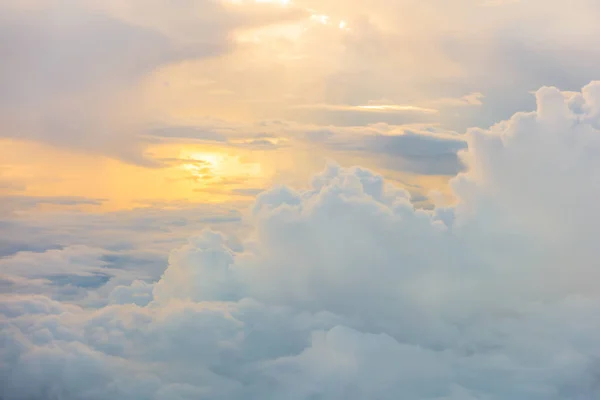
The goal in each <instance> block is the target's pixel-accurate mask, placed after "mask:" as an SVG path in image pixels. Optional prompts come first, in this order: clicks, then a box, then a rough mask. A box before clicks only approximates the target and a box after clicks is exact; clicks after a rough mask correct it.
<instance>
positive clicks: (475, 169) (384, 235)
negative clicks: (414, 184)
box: [0, 83, 600, 400]
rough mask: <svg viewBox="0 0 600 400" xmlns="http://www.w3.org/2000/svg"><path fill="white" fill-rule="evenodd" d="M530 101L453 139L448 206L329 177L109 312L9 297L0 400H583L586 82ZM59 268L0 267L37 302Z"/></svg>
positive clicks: (371, 181) (181, 262)
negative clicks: (460, 146) (455, 165)
mask: <svg viewBox="0 0 600 400" xmlns="http://www.w3.org/2000/svg"><path fill="white" fill-rule="evenodd" d="M537 102H538V107H537V110H536V111H535V112H531V113H519V114H516V115H514V116H513V117H512V118H511V119H510V120H508V121H504V122H501V123H499V124H497V125H495V126H494V127H492V128H491V129H489V130H478V129H476V130H471V131H470V132H469V133H468V134H467V143H468V148H467V149H465V150H463V152H462V153H461V157H462V159H463V161H464V163H465V165H466V170H465V171H464V172H462V173H461V174H459V175H458V176H457V177H456V178H454V179H453V180H452V187H453V194H454V195H455V196H456V205H455V206H452V207H442V206H438V207H437V208H435V209H434V210H432V211H424V210H418V209H415V208H414V207H413V205H412V203H411V200H410V196H409V194H408V193H407V192H406V191H404V190H403V189H399V188H396V187H393V186H390V185H388V184H386V182H385V181H384V179H383V178H381V177H380V176H378V175H376V174H374V173H372V172H370V171H368V170H365V169H362V168H358V167H356V168H350V169H344V168H340V167H338V166H335V165H332V166H330V167H328V168H327V169H326V170H325V171H324V172H323V173H321V174H319V175H317V176H315V177H314V179H313V181H312V184H311V187H310V189H308V190H305V191H296V190H293V189H291V188H288V187H285V186H283V187H276V188H272V189H270V190H268V191H266V192H263V193H262V194H260V195H258V197H257V199H256V202H255V205H254V207H253V208H252V211H251V215H249V217H248V218H249V219H248V223H250V225H251V227H252V229H251V232H250V233H249V234H248V235H247V237H246V239H245V240H244V241H243V242H242V243H241V244H240V243H237V242H236V241H232V240H230V239H229V238H228V237H227V235H225V234H222V233H218V232H215V231H212V230H205V231H202V232H201V233H200V234H198V235H197V236H194V237H192V238H191V239H190V240H189V241H188V243H187V244H185V245H183V246H181V247H179V248H177V249H176V250H174V251H173V252H172V253H171V256H170V258H169V263H168V267H167V268H166V270H165V271H164V273H163V274H162V277H161V278H160V279H159V280H158V281H156V282H151V281H149V282H142V281H135V282H133V283H131V284H120V285H118V286H117V287H114V289H112V291H111V292H110V293H109V294H108V295H107V298H108V299H109V300H110V304H109V305H102V306H98V307H90V306H86V307H83V306H81V305H80V304H78V303H77V302H70V301H66V300H64V299H61V298H60V297H57V295H56V293H53V292H48V291H46V292H39V293H38V294H36V295H31V294H26V293H23V292H19V293H16V292H15V293H11V290H8V291H6V292H5V294H3V295H2V299H1V301H0V304H1V306H0V314H1V315H2V319H1V324H2V342H3V346H2V348H1V349H0V357H1V362H0V387H2V393H1V396H2V399H3V400H25V399H27V400H29V399H36V400H37V399H53V398H55V399H65V400H69V399H94V400H95V399H98V400H100V399H107V398H114V399H119V400H121V399H132V400H133V399H156V400H160V399H198V398H206V399H257V400H258V399H290V400H292V399H297V400H300V399H366V398H369V399H398V398H407V399H431V400H433V399H435V400H442V399H444V400H466V399H490V400H506V399H511V400H521V399H522V400H525V399H527V400H537V399H539V400H551V399H556V400H558V399H561V400H562V399H572V400H580V399H593V398H596V397H598V396H599V395H600V358H599V357H600V340H599V339H598V332H599V331H600V322H599V321H598V319H597V318H596V316H597V315H598V312H600V295H599V294H598V291H597V285H596V284H595V283H596V282H597V281H598V278H600V270H598V268H597V262H596V260H597V259H598V256H600V254H599V250H598V246H597V244H596V240H595V236H596V235H595V234H596V233H597V232H596V231H597V226H598V224H599V223H600V213H599V212H598V210H597V206H596V202H595V199H596V198H597V197H598V195H600V159H599V158H598V157H597V154H598V151H600V147H599V146H600V139H599V138H600V136H599V135H600V132H599V129H598V128H599V127H600V119H599V118H600V84H598V83H592V84H590V85H588V86H586V87H585V88H584V89H583V90H582V92H580V93H575V94H573V93H561V92H560V91H558V90H557V89H555V88H542V89H540V90H539V91H538V92H537ZM70 251H72V250H62V252H63V253H62V254H63V257H64V259H65V260H69V261H73V260H75V261H76V262H83V264H85V265H87V267H88V268H94V267H95V265H94V264H93V262H91V263H90V261H89V260H90V259H93V258H94V256H93V254H92V255H89V254H88V257H83V258H82V257H77V258H73V257H68V256H67V254H68V253H67V252H70ZM57 254H60V253H57V252H56V251H46V252H42V253H38V255H37V258H35V259H28V257H27V255H23V254H22V253H18V254H16V255H13V256H12V258H11V259H10V260H12V261H6V260H5V261H3V262H6V263H8V265H14V267H10V268H9V269H8V271H9V272H8V273H9V274H11V276H12V279H13V280H19V285H22V286H24V287H26V286H30V287H35V285H37V284H38V283H39V282H38V281H39V278H40V276H39V274H36V273H35V271H36V270H40V269H44V268H51V269H52V270H55V271H58V270H60V269H61V268H64V269H65V270H69V268H70V267H68V263H63V264H61V265H57V266H56V267H47V265H50V264H48V261H49V260H58V262H60V257H57ZM11 263H12V264H11ZM65 265H67V267H65ZM3 271H4V270H3ZM59 284H60V283H59ZM80 286H81V285H80ZM83 286H85V284H84V285H83ZM89 290H94V289H93V288H90V289H89Z"/></svg>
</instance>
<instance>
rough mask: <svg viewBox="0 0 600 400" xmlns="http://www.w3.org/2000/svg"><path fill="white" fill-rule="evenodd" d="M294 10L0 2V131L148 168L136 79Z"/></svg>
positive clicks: (206, 3)
mask: <svg viewBox="0 0 600 400" xmlns="http://www.w3.org/2000/svg"><path fill="white" fill-rule="evenodd" d="M300 15H301V13H300V14H299V13H298V10H297V9H295V8H289V9H286V10H283V9H276V10H274V9H273V7H269V6H260V7H259V6H256V7H253V6H252V5H246V6H243V7H242V6H240V7H231V6H228V3H226V2H220V1H212V0H201V1H196V2H185V3H182V4H181V5H180V6H179V7H172V6H171V4H170V3H169V2H166V1H163V0H153V1H150V2H146V1H138V0H127V1H124V2H113V1H107V2H101V1H95V0H84V1H74V0H67V1H62V0H51V1H37V0H35V1H31V2H27V3H26V4H25V3H22V2H19V1H13V0H9V1H8V2H5V3H3V4H2V6H0V54H1V55H2V58H3V59H5V60H6V61H5V62H3V63H2V67H1V73H0V89H1V90H0V125H1V126H2V136H4V137H9V138H13V139H19V140H34V141H39V142H43V143H47V144H51V145H54V146H60V147H67V148H70V149H77V150H80V151H86V152H89V153H96V154H102V155H108V156H110V157H114V158H118V159H121V160H124V161H127V162H131V163H137V164H142V165H145V166H156V163H154V162H153V161H152V160H151V159H149V158H147V157H145V156H144V154H143V153H144V147H145V146H144V143H141V142H140V140H139V137H138V136H139V135H141V134H143V133H144V126H145V125H147V124H148V123H154V122H155V121H154V120H153V118H152V117H151V116H149V115H148V110H147V109H146V108H145V106H144V99H141V98H139V93H137V92H136V90H137V89H138V86H139V85H140V82H141V80H142V79H143V78H144V77H146V76H148V75H150V74H151V73H153V72H154V71H156V70H157V69H158V68H160V67H164V66H166V65H170V64H173V63H178V62H182V61H185V60H202V59H208V58H211V57H215V56H218V55H222V54H225V53H227V52H229V51H231V49H232V48H233V47H234V45H235V40H234V37H233V32H235V31H236V30H240V29H247V28H249V27H259V26H262V25H264V24H266V25H268V24H271V23H273V22H281V21H288V20H289V19H294V18H298V17H299V16H300ZM155 16H159V18H156V17H155Z"/></svg>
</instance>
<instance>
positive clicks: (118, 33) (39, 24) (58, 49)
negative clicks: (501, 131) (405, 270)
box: [0, 0, 596, 209]
mask: <svg viewBox="0 0 600 400" xmlns="http://www.w3.org/2000/svg"><path fill="white" fill-rule="evenodd" d="M576 2H577V4H578V7H579V8H580V11H581V10H583V9H588V8H589V9H590V12H587V13H586V12H583V13H579V14H578V15H593V12H591V11H593V10H594V9H593V7H594V6H593V5H591V3H589V2H585V1H584V0H576ZM450 3H451V6H450ZM542 5H543V10H544V13H543V14H544V15H540V13H539V10H540V7H541V6H542ZM0 13H1V14H2V15H3V16H5V17H4V18H7V19H9V20H13V22H15V23H14V24H12V25H11V27H13V28H11V29H15V30H16V31H15V32H12V31H11V32H9V34H10V37H13V38H19V40H18V41H15V42H14V43H13V42H11V43H13V44H11V46H13V45H14V48H12V47H11V50H12V53H11V54H12V55H13V57H11V58H10V62H9V63H7V64H6V66H5V67H4V69H3V76H2V77H0V85H2V86H1V87H3V88H4V90H3V91H2V93H3V94H1V95H0V129H2V135H1V136H0V168H1V169H0V194H2V195H11V196H17V195H19V196H78V197H89V198H94V199H106V201H105V202H104V203H103V205H102V206H101V207H97V208H99V209H119V208H131V207H135V206H137V205H140V204H145V203H148V202H152V201H155V202H156V201H159V200H160V201H167V202H169V201H172V202H175V201H189V202H222V201H234V200H235V201H240V202H244V201H251V200H252V196H251V195H250V194H251V193H254V192H256V190H258V189H260V188H266V187H268V186H270V185H272V184H274V183H277V184H279V183H285V184H291V185H300V186H302V185H306V184H307V182H308V179H309V177H310V176H311V175H312V174H313V173H314V172H316V171H318V170H320V169H322V168H323V167H324V165H325V163H326V162H327V161H331V160H334V161H337V162H339V163H341V164H343V165H346V166H348V165H353V164H361V165H364V166H367V167H369V168H373V169H375V170H376V171H377V172H380V173H382V174H383V175H385V176H386V177H389V178H391V179H394V180H396V181H397V182H404V183H407V184H409V185H412V186H411V187H412V188H413V189H414V190H415V191H419V192H422V193H423V194H425V193H426V192H427V191H429V190H431V189H441V190H445V184H446V182H447V180H448V179H449V177H450V176H451V175H452V174H454V173H455V172H456V171H455V170H456V168H455V167H454V166H453V165H451V164H452V162H453V161H452V160H450V161H448V162H447V163H446V164H444V165H442V166H441V167H440V168H437V169H436V168H434V169H432V170H431V171H429V170H427V171H422V170H423V165H424V164H426V163H427V162H428V161H427V160H431V162H432V163H435V162H437V161H439V160H440V159H444V157H445V158H446V159H451V158H452V156H453V155H455V154H456V151H457V149H459V148H460V146H458V147H457V146H456V143H453V140H454V141H456V140H458V139H455V138H454V139H451V140H447V136H448V135H446V136H443V137H442V136H436V138H434V139H432V136H431V135H430V133H431V132H434V133H435V134H437V133H438V130H439V132H442V133H444V134H445V131H446V130H448V131H450V130H453V131H454V135H455V136H456V135H460V134H462V133H464V131H465V130H466V129H467V128H468V127H469V126H473V125H477V124H478V125H486V124H487V125H489V124H491V123H493V122H496V121H499V120H501V119H502V118H505V117H506V116H509V115H511V112H512V111H513V110H512V109H511V107H513V105H514V107H513V108H515V109H524V108H523V107H522V105H523V104H529V103H526V102H527V101H529V98H530V97H531V96H530V94H529V91H530V90H533V89H536V88H538V87H539V86H541V85H542V84H557V85H560V84H561V82H568V83H569V84H572V83H573V82H575V80H576V79H582V80H585V81H586V82H587V81H589V79H588V75H586V74H587V70H586V69H585V68H584V69H581V68H580V69H579V70H576V71H574V72H573V73H574V75H572V76H571V75H564V76H562V75H561V76H558V75H557V76H556V80H557V82H550V81H548V82H546V81H544V79H546V78H545V77H546V76H551V75H552V74H546V75H544V74H537V73H532V72H531V70H530V69H531V68H534V67H536V66H537V67H540V68H541V67H545V66H548V65H550V66H552V65H554V66H555V67H556V68H554V67H553V68H554V69H552V71H555V70H556V71H558V70H564V71H570V70H569V69H568V68H562V65H563V64H562V63H564V62H565V61H564V60H575V59H576V58H574V57H576V56H577V55H580V54H584V53H581V52H579V50H578V49H576V48H573V46H570V47H565V46H562V45H561V43H564V40H565V38H566V36H565V35H564V33H565V32H566V33H568V34H569V35H571V36H573V35H575V36H577V37H578V38H579V39H580V40H578V41H577V43H581V44H582V45H585V44H586V43H589V41H590V38H592V37H596V36H594V35H593V34H594V32H595V29H596V25H595V24H594V23H592V22H593V21H591V20H588V19H584V20H577V21H578V22H577V23H574V22H573V21H574V20H573V19H572V18H570V17H569V16H570V15H571V14H569V13H568V12H566V11H565V10H564V7H562V6H561V4H560V2H555V1H543V2H542V1H541V0H532V1H529V2H522V1H498V2H489V1H483V0H460V1H456V2H447V1H442V0H431V1H427V2H423V1H415V0H402V1H392V0H373V1H372V2H369V3H368V4H367V3H365V2H359V1H341V0H327V1H316V0H260V1H254V0H214V1H213V0H198V1H191V2H182V3H181V4H179V3H178V5H177V6H175V5H173V4H172V3H171V2H169V1H167V0H144V1H142V0H118V1H117V0H109V1H100V0H64V1H58V0H51V1H42V0H28V1H27V2H23V1H19V0H8V1H6V2H3V4H2V5H0ZM557 16H564V18H561V19H560V20H559V21H557V23H556V24H552V26H553V28H554V29H552V30H549V29H547V25H548V24H546V23H544V21H547V20H548V18H555V17H557ZM517 22H518V23H519V24H520V25H519V26H521V27H522V28H518V29H517V27H516V25H515V24H516V23H517ZM507 26H514V27H515V28H514V29H512V30H511V31H510V32H511V35H512V36H510V35H506V34H505V31H504V30H505V29H506V27H507ZM20 29H22V30H23V32H21V30H20ZM0 33H1V32H0ZM519 35H521V36H519ZM31 38H36V39H35V40H30V39H31ZM523 38H527V39H531V40H527V41H526V40H522V39H523ZM539 43H545V44H546V45H545V46H541V47H540V48H539V51H537V52H535V51H534V52H531V51H528V52H527V54H540V58H539V59H533V58H532V59H528V61H527V62H524V63H521V64H515V63H514V62H513V63H512V64H507V63H508V62H509V61H510V60H519V59H521V58H520V57H519V54H522V53H523V54H525V52H524V51H523V50H522V49H523V46H534V47H535V46H538V44H539ZM548 43H552V44H556V49H554V48H550V47H549V45H548ZM571 43H574V41H571ZM571 50H572V51H573V52H572V53H568V51H571ZM507 55H508V56H507ZM507 60H508V61H507ZM573 62H574V61H573ZM553 63H554V64H553ZM589 64H590V65H592V64H593V63H591V62H590V63H589ZM582 65H583V64H582ZM586 65H587V64H586ZM537 67H536V68H537ZM559 67H561V68H559ZM582 68H583V67H582ZM534 69H535V68H534ZM575 73H576V74H575ZM551 77H554V75H552V76H551ZM512 82H516V83H515V84H514V85H515V86H514V87H513V86H511V85H513V83H512ZM516 86H518V87H519V90H521V91H522V93H521V92H518V93H516V92H514V91H515V90H516V89H515V87H516ZM577 88H578V87H577ZM577 88H575V89H577ZM565 89H569V88H568V87H567V88H565ZM515 93H516V94H515ZM519 96H522V97H519ZM505 97H506V98H507V99H509V101H504V98H505ZM515 99H517V100H518V101H515ZM488 102H490V104H491V108H487V109H486V108H485V107H486V106H487V104H488ZM494 102H495V103H494ZM519 102H520V103H519ZM498 105H500V106H498ZM494 106H495V107H494ZM492 108H493V110H494V111H493V112H492V111H490V110H491V109H492ZM480 110H483V111H484V112H480ZM496 110H498V111H496ZM278 124H279V125H278ZM417 125H418V126H420V127H424V126H425V128H419V129H421V130H420V131H418V132H417V133H416V134H415V133H414V132H416V131H414V130H411V129H412V128H410V127H411V126H417ZM308 127H310V128H308ZM348 127H353V128H357V129H358V130H359V131H360V129H363V130H364V134H363V133H361V132H359V133H356V132H354V133H352V134H348V131H347V128H348ZM374 127H375V128H374ZM403 127H405V128H403ZM153 129H154V130H155V129H162V130H163V131H161V133H159V134H156V132H154V133H152V130H153ZM345 129H346V130H345ZM308 130H311V131H312V132H311V134H313V136H314V135H317V136H319V135H320V136H322V137H323V138H325V139H323V140H321V141H319V140H313V139H310V138H309V139H307V138H306V137H304V136H303V135H304V133H306V131H308ZM374 130H377V132H375V133H373V132H372V131H374ZM403 130H404V131H410V132H412V133H411V135H412V136H410V135H408V136H406V137H407V139H406V140H404V141H398V142H395V141H389V140H387V139H384V140H380V139H381V137H382V136H383V135H392V134H394V135H402V134H403ZM390 132H392V133H390ZM421 134H422V135H423V139H422V140H421V139H419V137H418V136H419V135H421ZM352 135H354V136H352ZM415 135H416V136H415ZM330 137H331V138H333V139H332V140H331V142H327V141H326V140H329V139H328V138H330ZM365 137H366V138H367V139H365ZM397 159H402V160H404V161H403V162H401V163H397V164H394V161H395V160H397ZM415 159H416V160H417V163H416V164H418V165H417V167H418V168H417V169H419V168H420V169H419V170H418V171H417V170H415V169H414V168H413V169H411V168H404V166H406V165H408V164H410V163H411V162H412V163H414V162H415ZM394 165H396V166H394ZM397 165H401V166H402V167H401V168H398V167H397ZM444 168H447V171H445V170H444ZM453 168H454V169H453ZM432 171H433V172H432ZM440 171H441V172H440ZM85 207H91V206H85ZM91 208H93V207H91Z"/></svg>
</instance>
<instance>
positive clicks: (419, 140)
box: [304, 124, 467, 176]
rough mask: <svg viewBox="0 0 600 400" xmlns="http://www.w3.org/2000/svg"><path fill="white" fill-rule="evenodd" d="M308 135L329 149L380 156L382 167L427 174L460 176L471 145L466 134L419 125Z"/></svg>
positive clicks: (316, 131) (309, 132)
mask: <svg viewBox="0 0 600 400" xmlns="http://www.w3.org/2000/svg"><path fill="white" fill-rule="evenodd" d="M304 136H305V137H306V139H308V140H309V141H310V142H312V143H315V144H316V143H319V144H323V145H324V146H325V147H326V148H327V149H328V150H329V151H333V152H350V153H351V154H352V153H359V154H364V155H367V156H371V157H377V164H378V165H379V166H380V167H383V168H388V169H392V170H399V171H406V172H413V173H418V174H425V175H450V176H453V175H456V173H458V172H459V171H460V170H461V169H462V165H461V163H460V160H459V158H458V156H457V154H458V152H459V151H460V150H463V149H464V148H466V146H467V143H466V141H465V138H464V137H463V136H462V135H458V134H454V133H446V132H444V131H443V130H441V129H439V128H435V127H419V126H414V127H411V126H406V127H402V126H399V127H395V126H389V125H386V124H377V125H372V126H369V127H365V128H351V129H344V128H337V127H331V128H329V129H312V130H307V131H306V132H305V133H304Z"/></svg>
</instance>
